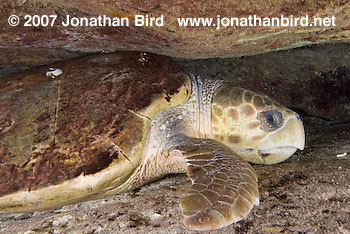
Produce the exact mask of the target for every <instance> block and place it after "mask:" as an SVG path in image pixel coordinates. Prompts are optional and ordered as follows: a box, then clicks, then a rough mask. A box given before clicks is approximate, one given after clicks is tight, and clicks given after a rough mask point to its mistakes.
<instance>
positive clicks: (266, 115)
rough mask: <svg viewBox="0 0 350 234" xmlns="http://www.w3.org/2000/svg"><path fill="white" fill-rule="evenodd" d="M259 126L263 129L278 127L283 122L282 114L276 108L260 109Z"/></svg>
mask: <svg viewBox="0 0 350 234" xmlns="http://www.w3.org/2000/svg"><path fill="white" fill-rule="evenodd" d="M258 119H259V120H260V126H261V128H262V129H263V130H264V131H268V132H270V131H275V130H276V129H278V128H280V127H281V126H282V123H283V116H282V114H281V112H279V111H278V110H274V109H273V110H267V111H262V112H260V113H259V114H258Z"/></svg>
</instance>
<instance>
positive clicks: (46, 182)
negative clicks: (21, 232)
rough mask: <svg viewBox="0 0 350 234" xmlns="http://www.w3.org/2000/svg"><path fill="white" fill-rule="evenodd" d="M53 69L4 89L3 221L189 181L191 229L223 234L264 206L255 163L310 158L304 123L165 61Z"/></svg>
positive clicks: (94, 59)
mask: <svg viewBox="0 0 350 234" xmlns="http://www.w3.org/2000/svg"><path fill="white" fill-rule="evenodd" d="M54 66H55V67H57V68H59V69H56V70H55V69H49V68H48V67H40V68H38V69H36V70H31V71H26V72H23V73H19V74H16V75H13V76H10V77H6V78H1V79H0V196H1V197H0V212H1V213H9V212H10V213H11V212H27V211H36V210H44V209H48V208H53V207H59V206H63V205H66V204H71V203H75V202H79V201H83V200H89V199H96V198H99V197H102V196H107V195H112V194H116V193H120V192H123V191H126V190H131V189H134V188H137V187H139V186H141V185H143V184H145V183H147V182H150V181H152V180H155V179H157V178H159V177H162V176H164V175H166V174H168V173H184V172H187V174H188V176H189V178H190V179H191V181H192V186H191V188H190V189H189V191H188V194H187V195H186V196H185V197H184V198H182V199H181V202H180V207H181V209H182V212H183V215H184V217H185V221H184V223H185V224H186V225H187V226H188V227H189V228H191V229H195V230H210V229H216V228H220V227H224V226H227V225H230V224H231V223H233V222H237V221H239V220H241V219H243V218H244V217H245V216H246V215H247V214H248V213H249V212H250V210H251V209H252V207H253V205H258V204H259V193H258V186H257V177H256V173H255V172H254V169H253V168H252V167H251V166H250V165H249V163H248V161H249V162H252V163H257V164H273V163H278V162H281V161H283V160H285V159H286V158H288V157H289V156H291V155H292V154H293V153H294V152H295V151H296V150H297V149H303V147H304V141H305V136H304V129H303V124H302V121H301V120H300V118H299V116H298V115H297V114H296V113H295V112H293V111H291V110H289V109H287V108H285V107H283V106H281V105H280V104H278V103H277V102H275V101H273V100H272V99H270V98H268V97H267V96H264V95H260V94H256V93H254V92H252V91H249V90H246V89H243V88H239V87H233V86H232V85H231V84H230V83H226V82H223V81H217V80H216V81H214V80H209V79H202V78H200V77H197V76H193V75H190V76H189V75H187V74H186V73H184V72H183V71H182V70H181V68H180V67H179V66H178V65H176V64H175V63H173V62H172V61H171V60H169V59H168V58H166V57H162V56H156V55H153V54H148V53H138V52H121V53H113V54H106V55H103V54H102V55H97V56H87V57H84V58H80V59H74V60H71V61H67V62H62V63H57V64H55V65H54ZM56 71H57V72H56ZM46 72H48V73H47V74H49V75H48V76H46V75H45V74H46ZM54 74H57V76H55V75H54Z"/></svg>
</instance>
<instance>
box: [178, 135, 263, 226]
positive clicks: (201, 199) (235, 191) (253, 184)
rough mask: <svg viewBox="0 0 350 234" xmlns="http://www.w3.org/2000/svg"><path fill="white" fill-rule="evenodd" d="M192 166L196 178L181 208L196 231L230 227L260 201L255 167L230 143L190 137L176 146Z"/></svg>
mask: <svg viewBox="0 0 350 234" xmlns="http://www.w3.org/2000/svg"><path fill="white" fill-rule="evenodd" d="M176 149H177V150H179V151H180V152H181V153H182V155H183V156H184V157H185V160H186V162H187V165H188V170H187V174H188V176H189V178H190V179H191V181H192V186H191V188H190V189H189V191H188V194H187V195H186V196H185V197H184V198H182V200H181V203H180V207H181V209H182V213H183V215H184V216H185V221H184V223H185V225H187V226H188V227H189V228H191V229H194V230H211V229H217V228H221V227H225V226H228V225H230V224H232V223H234V222H237V221H239V220H241V219H243V218H244V217H246V216H247V215H248V213H249V212H250V210H251V209H252V207H253V205H258V204H259V192H258V185H257V176H256V173H255V171H254V169H253V168H252V167H251V166H250V165H249V163H248V162H246V161H245V160H244V159H243V158H241V157H240V156H239V155H238V154H236V153H235V152H234V151H232V150H231V149H230V148H228V147H227V146H225V145H223V144H221V143H219V142H217V141H215V140H211V139H194V138H190V139H189V140H186V143H185V144H183V145H181V146H178V147H176Z"/></svg>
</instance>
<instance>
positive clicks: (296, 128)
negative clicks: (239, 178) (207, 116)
mask: <svg viewBox="0 0 350 234" xmlns="http://www.w3.org/2000/svg"><path fill="white" fill-rule="evenodd" d="M212 133H213V136H212V137H213V138H214V139H216V140H219V141H221V142H223V143H224V144H226V145H228V146H230V147H231V148H232V149H233V150H235V151H237V152H239V153H240V154H242V156H243V157H245V158H246V159H247V160H248V161H251V162H254V163H263V164H272V163H277V162H280V161H282V160H284V159H286V158H288V157H289V156H290V155H292V154H293V153H294V152H295V151H296V149H297V148H298V149H303V147H304V143H305V135H304V128H303V124H302V122H301V120H300V118H299V116H298V115H297V114H296V113H294V112H293V111H291V110H289V109H287V108H285V107H283V106H282V105H280V104H279V103H277V102H276V101H274V100H272V99H271V98H269V97H267V96H265V95H260V94H257V93H254V92H252V91H249V90H246V89H243V88H239V87H231V86H229V85H226V86H224V85H223V86H222V87H220V88H219V89H218V90H217V91H216V93H215V95H214V97H213V104H212Z"/></svg>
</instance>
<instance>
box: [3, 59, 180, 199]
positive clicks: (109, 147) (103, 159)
mask: <svg viewBox="0 0 350 234" xmlns="http://www.w3.org/2000/svg"><path fill="white" fill-rule="evenodd" d="M51 67H58V68H60V69H62V70H63V74H62V75H61V76H59V77H58V78H56V79H50V78H47V77H46V76H45V72H46V71H47V70H48V67H42V68H39V69H37V70H33V71H28V72H25V73H20V74H17V75H14V76H12V77H8V78H3V79H2V80H1V81H0V100H8V101H6V102H5V101H1V102H0V113H2V114H1V115H0V142H1V143H0V153H1V154H0V163H1V164H0V195H4V194H7V193H11V192H15V191H17V190H22V189H35V188H38V187H40V186H45V185H48V184H57V183H60V182H62V181H64V180H67V179H70V178H74V177H76V176H79V175H80V174H82V173H83V174H93V173H96V172H98V171H100V170H102V169H104V168H106V167H108V166H109V165H110V164H111V163H112V162H113V161H114V160H116V159H118V158H119V157H120V155H119V154H118V152H117V151H116V149H115V148H114V147H113V145H114V144H116V145H118V146H119V147H120V148H122V150H123V151H124V152H126V153H127V152H128V150H129V149H130V148H131V147H132V146H134V145H135V144H136V143H138V142H140V141H141V139H142V137H143V134H144V132H143V120H142V119H141V118H140V117H139V116H136V115H135V114H133V113H132V112H130V111H129V110H132V111H138V110H140V109H142V108H144V107H146V106H148V105H149V104H150V103H151V101H152V100H153V99H154V98H155V97H156V95H158V94H164V93H165V94H166V95H167V101H170V100H171V95H173V94H174V93H176V92H177V90H178V88H179V87H180V86H181V85H182V84H183V82H184V77H183V76H182V75H181V74H183V73H181V72H182V70H181V69H180V68H179V67H178V66H177V65H176V64H175V63H173V62H172V61H171V60H169V59H168V58H166V57H162V56H156V55H153V54H148V53H139V52H123V53H114V54H109V55H97V56H89V57H85V58H82V59H75V60H72V61H67V62H63V63H57V64H54V65H52V66H51ZM11 121H14V127H12V128H11V129H10V130H9V131H6V132H2V130H3V129H4V127H7V126H8V125H9V123H11ZM128 156H130V155H128ZM131 156H132V155H131Z"/></svg>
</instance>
